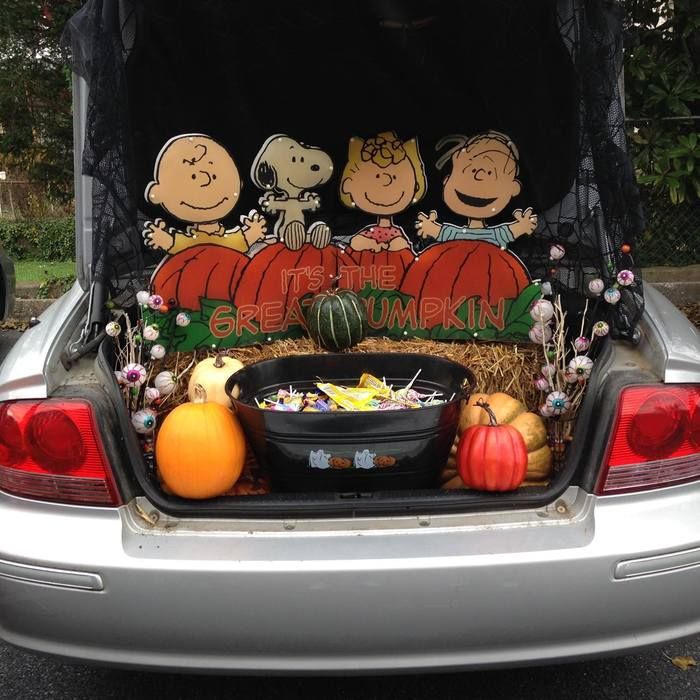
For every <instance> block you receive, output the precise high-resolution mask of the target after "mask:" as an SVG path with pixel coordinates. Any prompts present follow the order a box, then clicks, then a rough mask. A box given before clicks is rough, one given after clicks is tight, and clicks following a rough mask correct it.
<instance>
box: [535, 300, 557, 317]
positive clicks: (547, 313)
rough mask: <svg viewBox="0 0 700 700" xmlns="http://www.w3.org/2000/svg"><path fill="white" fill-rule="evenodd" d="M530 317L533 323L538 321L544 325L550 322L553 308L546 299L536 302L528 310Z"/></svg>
mask: <svg viewBox="0 0 700 700" xmlns="http://www.w3.org/2000/svg"><path fill="white" fill-rule="evenodd" d="M530 316H532V318H533V319H534V320H535V321H539V322H540V323H546V322H547V321H549V320H551V319H552V317H553V316H554V306H553V305H552V302H551V301H547V300H546V299H540V300H539V301H536V302H535V303H534V304H533V305H532V308H531V309H530Z"/></svg>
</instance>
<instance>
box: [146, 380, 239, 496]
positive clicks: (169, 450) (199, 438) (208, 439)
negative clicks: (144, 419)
mask: <svg viewBox="0 0 700 700" xmlns="http://www.w3.org/2000/svg"><path fill="white" fill-rule="evenodd" d="M196 394H197V395H196V397H195V400H194V401H192V402H189V403H184V404H181V405H180V406H178V407H177V408H176V409H174V410H173V411H171V412H170V413H169V414H168V416H167V418H166V419H165V420H164V421H163V425H162V426H161V428H160V431H159V432H158V437H157V438H156V464H157V465H158V472H159V474H160V478H161V479H162V481H163V483H164V485H165V486H166V487H167V488H168V489H169V490H170V491H171V492H172V493H174V494H175V495H176V496H181V497H182V498H193V499H202V498H214V497H216V496H221V495H222V494H224V493H226V492H227V491H229V490H230V489H231V488H232V487H233V485H234V484H235V483H236V480H237V479H238V477H239V476H240V475H241V472H242V471H243V464H244V462H245V455H246V443H245V436H244V434H243V429H242V428H241V426H240V423H239V422H238V420H237V419H236V418H235V417H234V416H233V415H232V414H231V412H230V411H229V410H228V409H226V408H224V407H223V406H221V405H220V404H218V403H212V402H211V401H207V400H206V392H205V391H204V389H202V388H201V387H199V388H198V389H197V392H196Z"/></svg>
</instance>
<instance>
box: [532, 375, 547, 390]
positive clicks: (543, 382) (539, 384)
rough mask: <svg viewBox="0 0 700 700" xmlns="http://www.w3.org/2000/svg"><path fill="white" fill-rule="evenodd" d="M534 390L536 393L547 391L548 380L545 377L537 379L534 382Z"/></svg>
mask: <svg viewBox="0 0 700 700" xmlns="http://www.w3.org/2000/svg"><path fill="white" fill-rule="evenodd" d="M534 384H535V389H537V390H538V391H547V389H549V380H548V379H547V377H542V376H540V377H537V378H536V379H535V381H534Z"/></svg>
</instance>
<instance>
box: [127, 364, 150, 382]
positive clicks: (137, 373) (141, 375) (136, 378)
mask: <svg viewBox="0 0 700 700" xmlns="http://www.w3.org/2000/svg"><path fill="white" fill-rule="evenodd" d="M121 374H122V379H123V380H124V384H126V385H127V386H132V387H134V386H141V385H142V384H143V383H144V382H145V381H146V368H145V367H144V366H143V365H139V364H138V363H131V364H128V365H126V366H125V367H123V368H122V372H121Z"/></svg>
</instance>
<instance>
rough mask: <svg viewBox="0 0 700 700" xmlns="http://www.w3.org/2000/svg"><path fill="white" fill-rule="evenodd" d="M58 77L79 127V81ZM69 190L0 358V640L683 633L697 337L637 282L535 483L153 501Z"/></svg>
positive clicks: (459, 641) (371, 662) (313, 648)
mask: <svg viewBox="0 0 700 700" xmlns="http://www.w3.org/2000/svg"><path fill="white" fill-rule="evenodd" d="M74 94H75V115H76V120H77V126H78V130H77V133H78V135H79V136H82V131H81V129H82V128H84V126H83V125H84V119H85V115H86V110H87V94H88V87H87V85H86V83H85V81H84V80H82V79H76V88H75V91H74ZM80 150H81V149H80V148H77V149H76V151H77V156H76V157H77V158H79V157H80ZM76 192H77V195H78V197H77V216H76V220H77V245H78V281H77V282H76V284H75V286H74V287H73V288H72V289H71V290H70V291H69V292H68V293H67V294H65V295H64V296H63V297H62V298H61V299H60V300H58V301H57V302H56V303H55V304H53V306H51V308H50V309H49V310H48V311H46V312H45V313H44V314H43V315H42V316H41V318H40V322H39V323H38V324H37V325H35V326H34V327H33V328H31V329H30V330H28V331H27V332H26V333H25V334H24V335H23V337H22V338H21V339H20V341H19V342H18V343H17V344H16V345H15V347H14V348H13V350H12V351H11V352H10V354H9V356H8V357H7V359H6V360H5V362H4V364H3V365H2V368H0V402H2V403H1V404H0V637H2V638H3V639H5V640H6V641H8V642H10V643H12V644H15V645H17V646H20V647H24V648H26V649H31V650H35V651H39V652H44V653H48V654H54V655H58V656H61V657H66V658H70V659H79V660H84V661H91V662H96V663H103V664H110V665H123V666H128V667H143V668H148V669H177V670H191V671H211V672H236V673H239V672H241V673H244V672H249V673H295V674H299V673H348V672H365V673H379V672H397V671H407V670H424V671H431V670H446V669H472V668H486V667H497V666H514V665H523V664H542V663H552V662H556V661H566V660H572V659H583V658H587V657H594V656H600V655H605V654H611V653H623V652H632V651H635V650H638V649H640V648H643V647H646V646H649V645H656V644H662V643H666V642H668V641H669V640H672V639H676V638H680V637H683V636H689V635H694V634H698V633H700V602H699V601H700V597H699V596H698V591H699V590H700V333H698V331H697V330H696V329H695V328H694V327H693V326H691V325H690V324H689V323H688V321H687V320H686V318H685V317H684V316H683V315H682V314H681V313H680V312H679V311H678V310H677V309H676V308H675V307H674V306H673V305H672V304H671V303H670V302H669V301H667V300H666V299H665V297H663V296H661V295H660V294H659V293H658V292H656V291H655V290H654V289H652V288H647V289H646V306H645V311H644V315H643V317H642V319H641V321H640V323H639V325H638V336H637V340H638V342H637V343H636V344H631V343H627V342H621V341H613V340H611V341H610V342H607V344H606V346H605V350H604V352H603V353H602V355H601V356H600V359H599V361H597V363H596V364H597V369H596V372H595V373H594V376H593V378H592V380H591V382H590V385H589V389H588V392H587V395H586V398H585V401H584V404H583V407H582V409H581V414H580V418H579V421H578V424H577V428H576V432H575V435H574V440H573V443H572V445H571V447H570V449H569V452H568V457H567V461H566V463H565V465H564V467H563V470H562V472H561V473H560V474H559V476H558V478H557V479H556V480H555V482H554V483H553V484H552V485H551V486H550V487H548V488H540V489H532V490H530V491H528V492H527V493H524V494H523V493H520V494H519V495H518V497H517V498H516V497H513V496H509V495H504V496H503V497H500V498H497V499H491V500H484V499H483V498H479V497H478V495H469V494H467V495H457V496H454V497H441V498H434V497H430V496H427V495H425V494H422V495H421V494H412V495H410V496H408V495H407V496H406V497H405V498H401V497H395V498H393V499H392V500H390V501H387V500H384V499H382V498H379V497H374V496H373V495H372V494H338V495H337V496H336V497H335V498H333V499H325V500H324V499H321V498H319V499H313V498H309V499H308V500H306V501H304V500H300V501H298V502H295V503H291V504H290V503H287V502H286V501H285V500H284V499H279V500H275V499H274V498H272V499H268V500H267V501H266V506H265V510H264V511H263V512H261V510H260V508H259V507H258V506H256V505H255V504H254V503H253V501H254V500H255V499H248V500H246V499H228V501H226V500H224V501H223V502H221V503H220V504H218V505H216V504H215V505H211V506H210V507H207V508H199V507H198V506H196V504H195V505H191V504H189V505H188V504H186V503H181V504H179V505H178V506H177V507H171V506H169V505H168V502H167V501H166V500H163V498H162V497H161V496H159V494H158V493H157V492H156V490H155V489H153V488H152V487H149V485H148V483H147V482H145V481H144V479H143V477H142V471H143V463H142V456H141V454H140V452H139V449H138V444H137V442H136V438H135V436H134V435H133V432H132V431H131V428H130V425H129V421H128V417H127V416H126V414H125V411H124V408H123V406H122V404H121V399H120V396H119V394H118V391H117V387H116V384H115V380H114V375H113V371H112V367H111V366H110V364H109V360H108V356H107V352H106V350H105V348H104V347H103V345H102V344H101V339H102V336H101V335H100V333H99V331H98V332H97V333H96V332H95V328H93V327H92V323H93V320H94V318H95V315H94V311H95V308H96V306H100V305H101V300H100V298H99V286H98V285H97V284H96V283H95V280H94V278H93V276H92V275H91V266H90V264H89V261H90V260H91V257H92V236H91V229H92V210H91V202H90V179H89V178H88V177H87V176H81V177H79V178H78V179H77V182H76ZM96 289H97V290H98V291H97V292H96ZM9 402H13V403H12V404H10V403H9ZM679 403H683V404H685V405H686V406H691V407H692V406H694V407H695V408H694V412H692V410H691V413H690V416H689V417H688V416H686V415H685V414H684V416H682V417H680V418H679V413H678V411H677V410H676V409H677V406H678V405H679ZM8 405H12V406H14V407H15V409H16V410H14V411H13V416H14V418H13V419H12V420H10V419H9V418H8V415H7V410H6V408H7V406H8ZM640 436H641V439H643V440H645V441H646V443H648V444H650V445H652V446H653V447H654V450H655V454H656V457H655V458H654V459H653V460H651V461H649V460H644V459H641V458H639V457H638V455H637V453H636V452H635V445H636V443H635V440H637V439H640ZM23 451H24V452H23ZM25 453H28V454H30V456H31V460H24V462H22V458H21V454H25ZM77 453H79V454H80V455H81V456H82V461H81V463H82V465H83V466H82V467H81V468H80V469H79V470H77V471H76V470H68V469H67V468H66V465H67V464H71V459H72V457H73V456H74V455H75V454H77ZM19 463H22V464H24V465H25V467H24V468H15V466H16V465H17V464H19ZM31 464H35V465H36V464H39V465H42V467H43V468H42V469H38V468H36V466H34V467H32V466H31ZM27 465H29V466H27ZM47 471H48V472H49V474H48V475H47ZM69 471H70V473H68V472H69ZM240 501H244V502H243V503H241V502H240Z"/></svg>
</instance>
